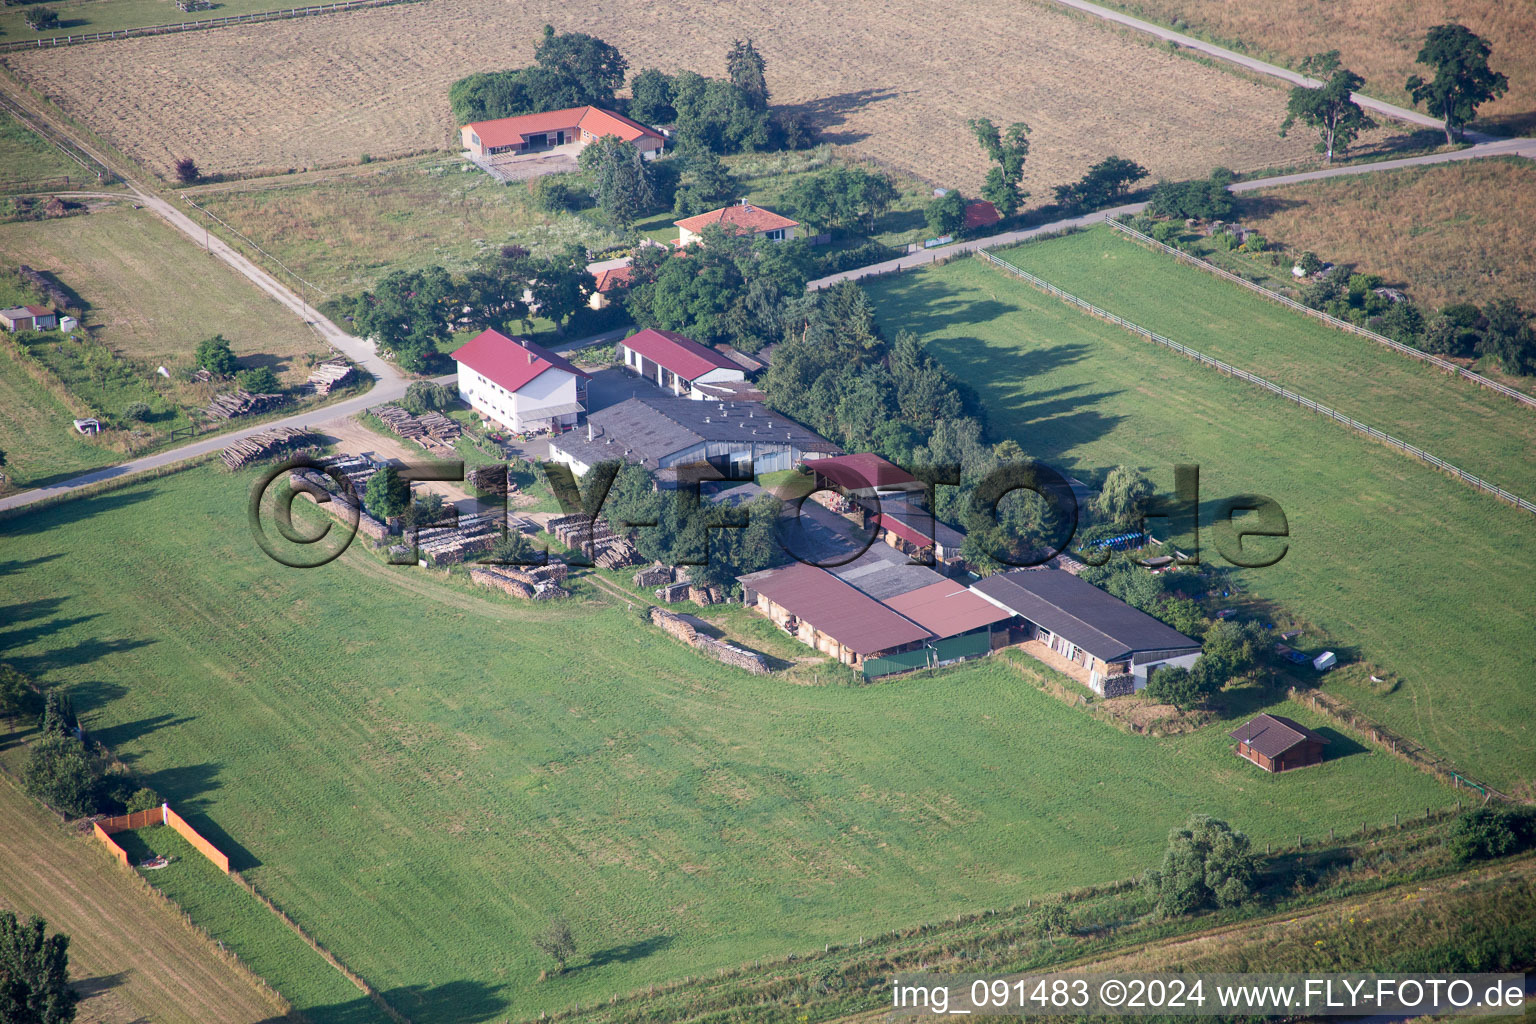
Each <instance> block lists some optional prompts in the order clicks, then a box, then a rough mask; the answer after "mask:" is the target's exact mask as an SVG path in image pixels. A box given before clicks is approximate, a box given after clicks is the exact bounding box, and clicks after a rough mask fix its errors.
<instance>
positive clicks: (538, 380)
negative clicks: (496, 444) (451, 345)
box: [453, 330, 587, 431]
mask: <svg viewBox="0 0 1536 1024" xmlns="http://www.w3.org/2000/svg"><path fill="white" fill-rule="evenodd" d="M453 358H454V359H455V360H457V361H458V364H459V395H460V396H461V397H462V398H463V399H464V400H465V401H466V402H468V403H469V404H470V406H471V407H472V408H473V409H474V410H475V411H476V412H478V413H479V414H480V415H481V416H483V417H486V418H488V419H493V420H495V421H496V422H498V423H500V424H502V425H504V426H506V427H507V428H509V429H511V430H516V431H527V430H552V429H563V428H565V427H571V426H575V424H576V418H577V417H578V416H579V415H580V414H581V413H582V411H583V409H582V405H581V395H580V392H581V391H583V390H584V389H585V384H583V383H581V382H583V381H585V380H586V379H587V374H585V373H583V372H581V371H580V370H578V369H576V367H574V366H572V365H571V363H570V362H569V361H568V360H566V359H565V358H563V357H561V356H558V355H556V354H555V353H553V352H551V351H549V350H548V349H546V348H544V347H542V346H540V345H535V344H534V343H533V342H531V341H529V340H527V339H526V338H509V337H507V336H506V335H505V334H502V333H501V332H500V331H496V330H486V331H481V332H480V333H479V334H477V335H475V337H474V338H472V339H471V340H470V341H469V342H468V343H467V344H465V345H464V346H463V347H462V348H460V349H459V350H458V351H456V352H454V353H453Z"/></svg>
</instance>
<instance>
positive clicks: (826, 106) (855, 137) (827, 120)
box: [789, 88, 896, 146]
mask: <svg viewBox="0 0 1536 1024" xmlns="http://www.w3.org/2000/svg"><path fill="white" fill-rule="evenodd" d="M895 96H896V90H895V89H886V88H871V89H854V90H852V91H850V92H840V93H838V94H836V95H835V96H823V97H822V98H820V99H815V100H808V101H807V102H805V103H799V104H795V105H794V106H791V107H789V109H790V110H792V111H795V112H796V113H800V114H804V115H805V116H806V117H807V118H809V119H810V120H811V122H812V123H813V124H814V125H816V127H817V129H818V130H819V132H820V135H821V141H823V142H831V143H834V144H836V145H839V146H847V145H851V144H852V143H855V142H858V141H860V140H862V139H867V138H868V137H869V133H868V132H851V131H842V132H839V131H831V130H830V129H833V128H836V127H837V126H838V125H841V124H846V123H847V122H848V115H849V114H850V113H852V112H853V111H855V110H862V109H864V108H866V107H868V106H870V105H871V104H874V103H879V102H881V101H883V100H888V99H894V98H895Z"/></svg>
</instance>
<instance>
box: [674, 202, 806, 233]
mask: <svg viewBox="0 0 1536 1024" xmlns="http://www.w3.org/2000/svg"><path fill="white" fill-rule="evenodd" d="M672 223H673V224H675V225H677V226H678V227H680V228H683V229H684V230H687V231H692V232H693V233H694V234H696V235H701V234H703V233H704V229H705V228H707V227H709V226H710V225H711V224H719V225H720V226H721V227H724V228H733V229H735V230H736V231H738V232H749V231H750V232H752V233H754V234H755V233H757V232H759V231H773V230H774V229H776V228H794V227H799V226H800V222H799V221H797V220H790V219H789V218H788V217H781V216H779V215H778V214H776V213H774V212H773V211H772V210H765V209H763V208H762V207H761V206H752V205H751V204H749V203H738V204H736V205H735V206H725V207H722V208H720V209H718V210H710V211H709V212H708V213H701V214H699V215H698V216H697V217H687V218H684V219H683V220H675V221H673V222H672Z"/></svg>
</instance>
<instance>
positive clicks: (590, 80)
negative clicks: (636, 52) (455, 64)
mask: <svg viewBox="0 0 1536 1024" xmlns="http://www.w3.org/2000/svg"><path fill="white" fill-rule="evenodd" d="M628 70H629V63H628V61H626V60H625V59H624V56H623V55H622V54H621V53H619V51H618V49H617V48H616V47H614V46H611V45H610V44H608V43H605V42H603V41H602V40H601V39H598V38H597V37H596V36H591V35H587V34H586V33H585V32H564V33H558V34H557V33H556V32H555V30H554V27H553V26H551V25H545V26H544V36H543V38H542V39H541V40H540V41H539V43H538V45H537V46H536V47H535V49H534V53H533V64H531V65H529V66H528V67H523V68H513V69H511V70H508V71H491V72H481V73H478V74H473V75H470V76H469V77H467V78H461V79H459V80H458V81H457V82H454V83H453V85H452V86H450V87H449V89H448V102H449V105H450V106H451V107H452V108H453V116H454V117H455V118H456V119H457V120H458V123H459V124H468V123H470V122H471V121H489V120H492V119H494V118H498V117H514V116H516V115H518V114H532V113H537V112H539V111H542V110H563V109H565V108H568V107H584V106H588V105H592V106H600V107H612V106H614V93H615V92H616V91H617V90H618V89H620V88H621V87H622V86H623V85H624V74H625V72H626V71H628Z"/></svg>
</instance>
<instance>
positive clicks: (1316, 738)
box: [1232, 713, 1328, 772]
mask: <svg viewBox="0 0 1536 1024" xmlns="http://www.w3.org/2000/svg"><path fill="white" fill-rule="evenodd" d="M1232 738H1233V739H1234V740H1236V741H1237V748H1236V752H1237V756H1238V757H1242V758H1246V759H1247V760H1249V761H1252V762H1253V763H1254V764H1256V765H1258V766H1259V767H1260V768H1263V769H1264V770H1265V771H1267V772H1288V771H1290V770H1291V769H1292V768H1305V767H1306V766H1307V765H1310V764H1322V763H1323V747H1324V746H1326V745H1327V743H1328V741H1327V740H1326V739H1324V738H1323V737H1322V736H1320V735H1318V734H1317V733H1315V732H1313V731H1312V730H1311V729H1308V728H1307V727H1306V726H1304V725H1302V724H1301V723H1300V722H1297V721H1294V720H1292V719H1289V718H1286V717H1285V716H1284V715H1271V714H1267V713H1266V714H1262V715H1260V716H1259V717H1257V718H1255V719H1254V720H1253V721H1251V722H1249V723H1248V724H1247V725H1245V726H1243V727H1242V728H1241V729H1238V730H1236V731H1234V732H1233V733H1232Z"/></svg>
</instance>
